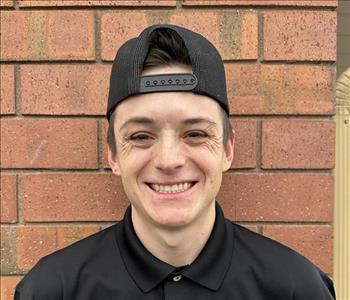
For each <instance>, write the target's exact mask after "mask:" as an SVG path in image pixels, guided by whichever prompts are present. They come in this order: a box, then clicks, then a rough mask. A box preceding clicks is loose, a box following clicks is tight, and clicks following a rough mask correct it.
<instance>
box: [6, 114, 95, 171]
mask: <svg viewBox="0 0 350 300" xmlns="http://www.w3.org/2000/svg"><path fill="white" fill-rule="evenodd" d="M1 139H2V143H1V153H2V155H1V167H2V168H60V169H61V168H87V169H92V168H97V167H98V162H97V124H96V121H95V120H74V119H73V120H72V119H51V120H50V119H36V120H34V119H6V120H3V121H2V126H1Z"/></svg>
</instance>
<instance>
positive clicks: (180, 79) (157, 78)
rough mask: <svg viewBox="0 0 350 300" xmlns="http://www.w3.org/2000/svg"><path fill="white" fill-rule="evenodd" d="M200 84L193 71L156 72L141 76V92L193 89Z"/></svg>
mask: <svg viewBox="0 0 350 300" xmlns="http://www.w3.org/2000/svg"><path fill="white" fill-rule="evenodd" d="M197 84H198V80H197V77H196V76H195V75H194V74H192V73H176V74H155V75H146V76H142V77H141V82H140V93H151V92H166V91H191V90H193V89H194V88H195V87H196V86H197Z"/></svg>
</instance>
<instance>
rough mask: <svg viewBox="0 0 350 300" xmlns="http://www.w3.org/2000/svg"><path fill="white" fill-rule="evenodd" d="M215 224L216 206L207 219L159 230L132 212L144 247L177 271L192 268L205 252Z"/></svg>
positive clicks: (212, 207)
mask: <svg viewBox="0 0 350 300" xmlns="http://www.w3.org/2000/svg"><path fill="white" fill-rule="evenodd" d="M214 222H215V203H213V205H212V206H211V207H210V209H209V210H208V211H207V212H206V214H205V215H204V214H203V215H200V216H199V217H198V218H197V219H195V220H193V222H192V223H191V224H188V225H186V226H181V227H179V228H174V227H165V226H156V225H155V224H154V223H151V222H146V221H144V219H143V218H140V217H138V215H137V212H135V210H133V209H132V223H133V226H134V229H135V232H136V235H137V236H138V238H139V239H140V241H141V243H142V244H143V245H144V247H145V248H146V249H147V250H148V251H149V252H150V253H152V254H153V255H154V256H155V257H157V258H158V259H160V260H161V261H164V262H166V263H168V264H170V265H172V266H174V267H180V266H184V265H189V264H191V263H192V262H193V261H194V260H195V259H196V258H197V256H198V255H199V254H200V252H201V251H202V249H203V247H204V246H205V244H206V242H207V241H208V239H209V236H210V234H211V232H212V229H213V226H214Z"/></svg>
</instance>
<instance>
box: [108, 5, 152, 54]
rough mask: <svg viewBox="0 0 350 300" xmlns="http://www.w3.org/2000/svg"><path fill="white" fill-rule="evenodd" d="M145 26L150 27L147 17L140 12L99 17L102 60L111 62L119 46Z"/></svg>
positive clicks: (109, 14)
mask: <svg viewBox="0 0 350 300" xmlns="http://www.w3.org/2000/svg"><path fill="white" fill-rule="evenodd" d="M147 25H150V24H148V20H147V15H146V13H145V12H142V11H133V12H130V11H123V12H117V13H114V12H113V13H104V14H103V15H102V17H101V46H102V50H101V56H102V59H104V60H113V59H114V57H115V55H116V52H117V50H118V49H119V48H120V46H121V45H122V44H123V43H124V42H125V41H126V40H128V39H131V38H133V37H136V36H138V35H139V33H140V32H141V31H142V30H143V29H144V28H145V27H147Z"/></svg>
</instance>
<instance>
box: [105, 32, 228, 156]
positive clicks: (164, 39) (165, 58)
mask: <svg viewBox="0 0 350 300" xmlns="http://www.w3.org/2000/svg"><path fill="white" fill-rule="evenodd" d="M149 48H150V50H149V52H148V54H147V57H146V60H145V62H144V65H143V69H144V70H145V69H147V68H150V67H155V66H161V65H172V64H183V65H188V66H191V60H190V56H189V53H188V50H187V48H186V45H185V43H184V41H183V40H182V38H181V37H180V36H179V35H178V34H177V33H176V32H175V31H173V30H171V29H168V28H160V29H158V30H155V31H154V32H153V33H152V34H151V36H150V47H149ZM220 111H221V116H222V121H223V144H224V146H226V145H227V142H228V140H229V138H230V137H231V136H232V134H233V133H232V126H231V123H230V120H229V118H228V116H227V114H226V112H225V111H224V110H223V109H222V108H221V107H220ZM115 115H116V113H115V110H114V112H113V113H112V115H111V118H110V120H109V127H108V132H107V143H108V145H109V148H110V149H111V151H112V154H113V155H116V153H117V147H116V140H115V132H114V123H115Z"/></svg>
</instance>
